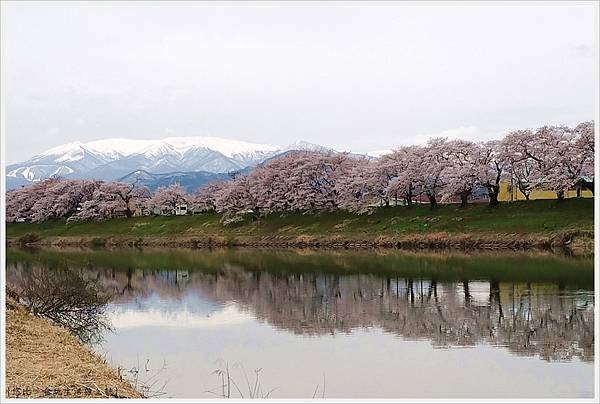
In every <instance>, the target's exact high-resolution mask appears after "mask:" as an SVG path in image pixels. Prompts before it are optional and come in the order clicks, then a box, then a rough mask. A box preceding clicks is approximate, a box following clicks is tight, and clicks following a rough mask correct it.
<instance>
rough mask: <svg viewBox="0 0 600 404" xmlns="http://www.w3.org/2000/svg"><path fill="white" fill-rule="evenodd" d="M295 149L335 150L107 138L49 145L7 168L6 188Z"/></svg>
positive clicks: (202, 167) (249, 160)
mask: <svg viewBox="0 0 600 404" xmlns="http://www.w3.org/2000/svg"><path fill="white" fill-rule="evenodd" d="M294 150H307V151H319V152H335V150H333V149H330V148H327V147H324V146H320V145H317V144H314V143H309V142H305V141H298V142H295V143H292V144H291V145H288V146H286V147H279V146H272V145H264V144H256V143H248V142H242V141H237V140H229V139H222V138H217V137H170V138H166V139H160V140H136V139H120V138H111V139H104V140H96V141H92V142H87V143H83V142H73V143H67V144H64V145H60V146H57V147H53V148H51V149H49V150H46V151H45V152H43V153H40V154H38V155H36V156H34V157H32V158H31V159H29V160H28V161H25V162H22V163H17V164H12V165H9V166H8V167H7V168H6V173H7V189H12V188H16V187H18V186H21V185H24V184H27V183H29V182H32V181H40V180H44V179H46V178H50V177H52V176H61V177H65V178H95V179H102V180H117V179H120V178H123V177H126V176H127V175H129V174H131V173H132V172H135V171H140V170H142V171H145V172H148V173H151V174H164V173H174V172H185V173H191V172H204V173H220V174H222V173H228V172H233V171H239V170H244V169H248V168H249V167H253V166H255V165H257V164H259V163H261V162H263V161H265V160H268V159H270V158H273V157H276V156H278V155H280V154H284V153H289V152H290V151H294Z"/></svg>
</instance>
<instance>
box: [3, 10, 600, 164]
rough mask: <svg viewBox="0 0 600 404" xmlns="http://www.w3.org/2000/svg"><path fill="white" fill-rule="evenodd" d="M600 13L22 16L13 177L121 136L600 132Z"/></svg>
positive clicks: (11, 76)
mask: <svg viewBox="0 0 600 404" xmlns="http://www.w3.org/2000/svg"><path fill="white" fill-rule="evenodd" d="M595 8H596V6H595V5H594V4H592V3H580V4H573V3H569V4H567V3H556V2H553V3H547V4H542V3H538V4H530V5H524V4H514V3H513V4H499V3H493V4H491V3H490V4H481V5H477V4H444V3H442V4H435V5H434V4H427V5H416V4H409V3H389V2H386V3H379V4H373V3H370V4H361V3H348V4H344V3H326V4H323V3H302V4H300V3H286V4H281V3H278V4H275V3H241V2H239V3H238V2H236V3H230V4H227V3H221V4H214V3H192V2H184V3H168V4H167V3H165V4H161V3H157V2H152V3H142V2H134V3H129V4H126V3H112V4H111V3H104V2H94V3H90V4H82V3H74V2H68V3H55V2H43V3H38V4H36V3H31V2H23V3H8V2H2V70H3V79H4V81H3V83H2V84H3V92H4V93H3V95H4V101H5V108H6V121H5V122H6V128H5V129H6V157H7V162H8V163H14V162H17V161H22V160H26V159H28V158H29V157H31V156H32V155H34V154H36V153H39V152H41V151H43V150H45V149H47V148H49V147H52V146H55V145H58V144H62V143H66V142H71V141H75V140H80V141H89V140H95V139H102V138H107V137H129V138H140V139H144V138H161V137H166V136H196V135H199V136H202V135H211V136H218V137H224V138H231V139H239V140H245V141H251V142H258V143H269V144H278V145H285V144H288V143H291V142H293V141H295V140H299V139H302V140H306V141H310V142H314V143H319V144H322V145H325V146H331V147H334V148H337V149H340V150H353V151H369V150H378V149H389V148H392V147H394V146H398V145H401V144H413V143H421V142H423V141H424V139H426V138H427V137H428V136H433V135H439V134H441V135H449V136H453V137H463V138H469V139H488V138H492V137H499V136H500V135H501V134H502V133H504V132H505V131H507V130H510V129H516V128H524V127H537V126H541V125H543V124H567V125H574V124H576V123H577V122H580V121H583V120H590V119H593V118H594V91H595V86H596V81H595V77H594V69H595V65H594V63H595V59H594V58H596V57H598V55H596V54H595V52H596V51H595V46H596V44H595V42H594V37H595V34H594V32H595V31H594V13H595Z"/></svg>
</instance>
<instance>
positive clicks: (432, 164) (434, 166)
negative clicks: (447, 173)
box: [419, 138, 449, 209]
mask: <svg viewBox="0 0 600 404" xmlns="http://www.w3.org/2000/svg"><path fill="white" fill-rule="evenodd" d="M447 143H448V141H447V140H446V139H444V138H433V139H430V140H429V141H428V142H427V146H426V147H425V148H424V150H423V155H422V169H421V170H420V172H419V185H420V187H421V189H422V190H423V192H424V193H425V195H427V198H428V199H429V206H430V207H431V209H435V208H436V207H437V205H438V201H439V198H440V196H441V193H442V190H443V189H444V187H445V185H446V183H445V182H444V175H443V173H444V170H445V169H446V168H447V167H448V164H449V157H448V146H447Z"/></svg>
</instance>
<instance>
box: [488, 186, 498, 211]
mask: <svg viewBox="0 0 600 404" xmlns="http://www.w3.org/2000/svg"><path fill="white" fill-rule="evenodd" d="M488 195H489V196H490V206H491V207H492V208H495V207H496V206H498V205H499V204H500V203H499V202H498V190H497V189H489V190H488Z"/></svg>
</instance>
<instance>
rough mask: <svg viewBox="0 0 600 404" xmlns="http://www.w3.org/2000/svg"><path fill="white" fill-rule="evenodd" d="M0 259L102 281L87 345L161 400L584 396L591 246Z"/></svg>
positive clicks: (16, 272) (17, 270)
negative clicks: (569, 251)
mask: <svg viewBox="0 0 600 404" xmlns="http://www.w3.org/2000/svg"><path fill="white" fill-rule="evenodd" d="M7 263H8V265H7V271H8V273H7V281H8V282H9V284H10V283H13V284H15V285H18V284H19V282H21V281H22V280H23V279H24V276H25V275H26V274H27V273H28V272H30V271H33V270H44V271H61V270H64V269H65V268H69V269H74V270H77V271H79V273H83V274H85V276H88V277H92V278H94V279H98V280H99V282H100V283H101V284H102V286H103V288H105V290H108V291H110V293H111V295H112V299H111V301H110V303H109V304H108V306H107V307H106V313H107V316H108V319H109V321H110V323H111V324H112V328H113V329H112V331H106V332H104V333H103V338H104V341H103V342H102V343H101V344H98V345H96V346H95V347H94V348H95V349H96V350H97V351H98V352H101V353H102V354H104V355H105V356H106V358H107V359H108V360H109V361H110V362H111V363H112V364H113V365H114V366H115V367H116V366H120V367H122V368H125V369H130V370H131V369H137V370H138V371H139V373H138V374H137V380H138V382H139V383H140V384H142V383H143V384H144V385H145V386H152V390H159V391H161V392H163V393H164V394H165V395H166V396H168V397H181V398H185V397H206V398H214V397H218V396H220V395H222V394H229V395H230V396H231V397H240V395H243V396H244V397H249V396H252V395H253V396H255V397H256V396H265V395H266V394H267V393H268V392H270V397H294V398H303V397H309V398H310V397H313V396H316V397H323V396H324V397H327V398H343V397H350V398H352V397H379V398H414V397H425V398H427V397H593V390H594V345H593V344H594V303H595V302H594V291H593V287H594V268H593V261H592V260H591V259H572V258H571V259H569V258H564V257H557V256H554V257H553V256H549V255H525V254H512V255H479V254H478V255H461V254H417V253H398V252H383V253H382V252H380V253H372V252H361V253H358V252H347V251H345V252H310V251H301V252H293V251H256V250H220V251H207V250H167V251H164V250H163V251H160V250H144V251H139V250H117V251H92V250H88V251H83V250H36V251H25V250H16V249H13V250H9V251H8V254H7ZM227 370H229V374H230V377H231V379H232V382H230V384H229V387H230V392H229V393H227V390H226V388H222V387H221V386H222V385H223V383H222V378H221V377H222V376H221V375H222V374H221V373H220V372H219V371H224V372H227ZM125 373H126V374H127V375H129V376H128V377H130V378H135V373H131V372H125ZM256 380H258V383H256ZM258 385H260V388H257V387H255V386H258ZM236 386H237V387H236ZM238 389H239V391H238Z"/></svg>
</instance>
